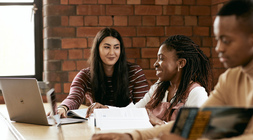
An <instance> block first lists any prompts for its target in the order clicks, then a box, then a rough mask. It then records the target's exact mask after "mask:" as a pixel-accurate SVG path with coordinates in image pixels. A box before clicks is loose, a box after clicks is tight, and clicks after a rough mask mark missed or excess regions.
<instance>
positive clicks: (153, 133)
mask: <svg viewBox="0 0 253 140" xmlns="http://www.w3.org/2000/svg"><path fill="white" fill-rule="evenodd" d="M173 124H174V121H170V122H168V123H167V124H164V125H157V126H155V127H153V128H148V129H143V130H135V131H133V132H131V133H128V134H130V135H131V137H132V138H133V140H147V139H153V138H158V137H160V136H162V135H163V134H168V133H170V131H171V129H172V127H173Z"/></svg>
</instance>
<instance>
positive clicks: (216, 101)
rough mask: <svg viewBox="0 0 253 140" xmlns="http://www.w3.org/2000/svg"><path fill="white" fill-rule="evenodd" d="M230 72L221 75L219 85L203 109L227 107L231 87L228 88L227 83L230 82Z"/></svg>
mask: <svg viewBox="0 0 253 140" xmlns="http://www.w3.org/2000/svg"><path fill="white" fill-rule="evenodd" d="M228 73H229V72H228V70H227V71H226V72H225V73H223V74H221V75H220V77H219V80H218V83H217V84H216V86H215V87H214V90H213V91H212V92H211V93H210V96H209V98H208V99H207V100H206V102H205V103H204V104H203V106H202V107H207V106H225V105H227V99H228V96H227V93H228V92H229V89H230V88H231V87H230V88H229V87H227V86H226V83H227V82H229V81H228V79H227V75H228Z"/></svg>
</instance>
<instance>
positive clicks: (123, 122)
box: [94, 108, 153, 130]
mask: <svg viewBox="0 0 253 140" xmlns="http://www.w3.org/2000/svg"><path fill="white" fill-rule="evenodd" d="M94 121H95V126H96V127H97V128H100V129H101V130H113V129H114V130H115V129H142V128H151V127H153V126H152V124H151V123H150V122H149V117H148V114H147V111H146V109H145V108H111V109H95V110H94Z"/></svg>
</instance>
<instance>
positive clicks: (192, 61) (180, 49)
mask: <svg viewBox="0 0 253 140" xmlns="http://www.w3.org/2000/svg"><path fill="white" fill-rule="evenodd" d="M162 45H165V46H166V47H167V49H168V50H175V51H176V55H177V57H178V59H179V58H184V59H186V64H185V66H184V67H183V69H182V79H181V81H180V84H179V87H178V90H177V92H176V95H175V96H174V101H173V103H171V105H170V107H169V110H168V111H167V112H166V113H165V115H164V118H163V119H164V120H166V121H169V120H170V118H171V115H172V113H173V111H172V107H173V106H175V105H176V104H177V103H178V102H180V101H181V100H183V99H185V98H186V97H185V96H187V95H186V93H187V89H188V88H189V86H190V85H191V84H190V83H191V81H192V82H197V83H199V84H200V85H201V86H203V87H204V88H205V89H206V91H207V93H208V94H209V92H210V90H211V84H210V80H211V79H210V78H211V66H210V62H209V59H208V57H207V56H206V55H205V54H204V53H203V51H202V50H201V49H200V48H199V46H198V45H197V44H195V43H194V42H193V41H192V40H191V39H190V38H188V37H186V36H183V35H175V36H171V37H169V38H167V39H166V40H165V41H164V42H163V43H162ZM208 80H209V82H208ZM156 84H158V86H157V89H156V90H155V93H154V94H153V96H152V98H151V100H150V101H149V102H148V104H147V106H146V107H147V108H155V107H156V106H158V104H159V103H161V102H162V100H163V98H164V96H165V92H166V90H167V89H168V87H169V86H170V81H161V82H158V83H156Z"/></svg>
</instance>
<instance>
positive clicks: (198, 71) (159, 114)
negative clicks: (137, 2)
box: [92, 35, 211, 140]
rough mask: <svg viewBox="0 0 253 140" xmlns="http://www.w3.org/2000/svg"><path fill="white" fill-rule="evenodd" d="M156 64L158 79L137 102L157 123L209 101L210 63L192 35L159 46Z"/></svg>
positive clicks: (126, 136)
mask: <svg viewBox="0 0 253 140" xmlns="http://www.w3.org/2000/svg"><path fill="white" fill-rule="evenodd" d="M154 67H155V70H156V76H157V77H158V78H159V79H158V81H157V82H156V83H155V84H154V85H152V86H151V88H150V90H149V91H148V93H146V94H145V96H144V97H143V99H141V100H140V101H139V102H137V103H136V104H135V107H146V109H147V111H148V114H149V118H150V122H151V123H152V124H153V125H161V124H164V123H166V122H168V121H171V120H174V119H175V117H176V115H177V112H178V110H179V108H180V107H182V106H188V107H189V106H191V107H200V106H201V105H202V104H203V103H204V102H205V101H206V100H207V98H208V95H209V91H210V90H211V89H210V88H211V85H210V80H211V79H209V78H211V67H210V63H209V60H208V58H207V56H206V55H205V54H204V53H203V51H202V50H200V48H199V46H198V45H197V44H195V43H194V42H193V41H192V40H191V39H190V38H188V37H186V36H183V35H175V36H171V37H169V38H167V39H166V40H165V41H164V42H163V43H162V44H161V46H160V48H159V51H158V53H157V61H156V62H155V63H154ZM168 125H169V124H168ZM166 126H167V125H166ZM156 128H157V127H156ZM135 132H136V133H138V131H134V134H136V133H135ZM143 132H145V130H144V131H143ZM147 135H149V133H147ZM139 138H140V137H139ZM139 138H137V139H139ZM92 139H94V140H100V139H101V140H102V139H108V140H109V139H122V140H123V139H124V140H127V139H129V140H131V139H133V135H132V133H104V134H95V135H93V137H92ZM140 139H142V138H140Z"/></svg>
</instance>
